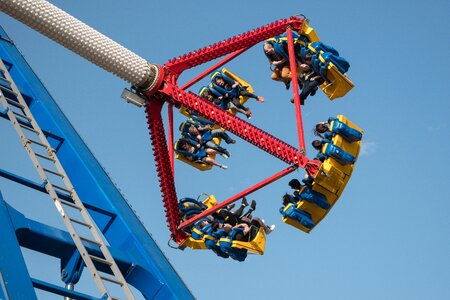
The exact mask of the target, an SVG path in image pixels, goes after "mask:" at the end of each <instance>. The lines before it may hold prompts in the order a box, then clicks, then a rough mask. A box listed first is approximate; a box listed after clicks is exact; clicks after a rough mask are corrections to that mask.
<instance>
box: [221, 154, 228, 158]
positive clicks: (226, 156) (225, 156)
mask: <svg viewBox="0 0 450 300" xmlns="http://www.w3.org/2000/svg"><path fill="white" fill-rule="evenodd" d="M220 155H222V157H223V158H228V157H229V156H228V155H226V154H225V153H221V154H220Z"/></svg>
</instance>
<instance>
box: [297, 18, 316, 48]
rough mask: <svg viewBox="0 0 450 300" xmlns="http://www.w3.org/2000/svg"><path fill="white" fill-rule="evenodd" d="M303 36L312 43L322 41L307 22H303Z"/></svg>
mask: <svg viewBox="0 0 450 300" xmlns="http://www.w3.org/2000/svg"><path fill="white" fill-rule="evenodd" d="M301 35H304V36H306V37H307V38H308V39H309V41H310V42H311V43H314V42H319V41H320V39H319V37H318V36H317V33H316V31H315V30H314V28H312V27H310V26H309V24H308V22H307V21H306V20H304V21H303V25H302V32H301Z"/></svg>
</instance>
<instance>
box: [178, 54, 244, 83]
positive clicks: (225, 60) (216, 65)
mask: <svg viewBox="0 0 450 300" xmlns="http://www.w3.org/2000/svg"><path fill="white" fill-rule="evenodd" d="M247 50H248V48H244V49H241V50H237V51H235V52H234V53H232V54H230V55H228V56H227V57H225V58H224V59H222V60H221V61H219V62H218V63H217V64H215V65H214V66H212V67H210V68H208V69H207V70H205V71H203V72H202V73H200V75H198V76H196V77H195V78H194V79H192V80H190V81H189V82H187V83H186V84H184V85H183V86H182V87H181V89H182V90H185V89H187V88H188V87H190V86H191V85H193V84H195V83H197V82H198V81H200V80H201V79H202V78H203V77H206V76H208V75H209V74H211V72H212V71H214V70H216V69H218V68H220V67H221V66H223V65H224V64H226V63H227V62H229V61H230V60H232V59H234V58H235V57H237V56H239V55H241V54H242V53H244V52H245V51H247Z"/></svg>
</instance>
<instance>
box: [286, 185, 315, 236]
mask: <svg viewBox="0 0 450 300" xmlns="http://www.w3.org/2000/svg"><path fill="white" fill-rule="evenodd" d="M298 201H299V199H298V198H297V197H294V196H293V195H290V194H288V193H286V194H284V195H283V197H282V203H283V206H282V207H280V213H281V215H282V216H283V217H289V218H292V217H294V219H295V220H296V221H298V222H299V223H300V224H302V225H303V226H305V227H306V228H309V229H311V228H313V227H314V222H313V220H312V218H311V214H309V213H308V212H306V211H304V210H302V209H299V208H297V207H296V206H297V203H298ZM291 203H292V204H293V206H294V208H295V209H294V216H292V215H291V214H290V215H287V214H286V213H285V212H284V210H285V209H286V206H288V205H289V204H291ZM291 213H292V211H291Z"/></svg>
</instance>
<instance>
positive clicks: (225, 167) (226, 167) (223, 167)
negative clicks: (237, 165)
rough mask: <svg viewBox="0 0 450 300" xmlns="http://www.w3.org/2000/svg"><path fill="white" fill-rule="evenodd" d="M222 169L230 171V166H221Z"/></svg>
mask: <svg viewBox="0 0 450 300" xmlns="http://www.w3.org/2000/svg"><path fill="white" fill-rule="evenodd" d="M220 167H221V168H222V169H224V170H226V169H228V166H225V165H221V166H220Z"/></svg>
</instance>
